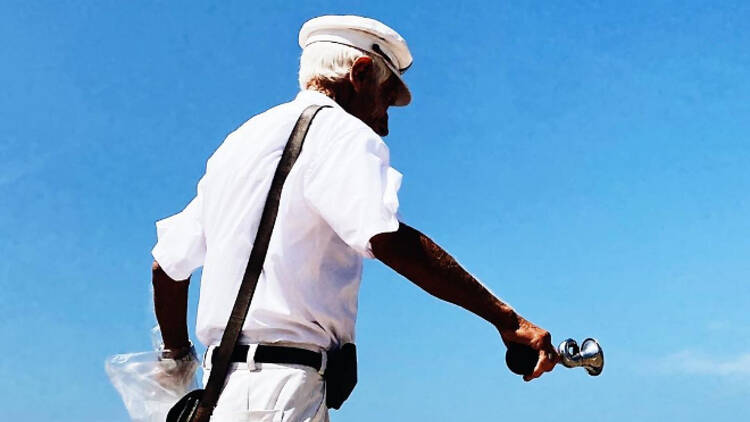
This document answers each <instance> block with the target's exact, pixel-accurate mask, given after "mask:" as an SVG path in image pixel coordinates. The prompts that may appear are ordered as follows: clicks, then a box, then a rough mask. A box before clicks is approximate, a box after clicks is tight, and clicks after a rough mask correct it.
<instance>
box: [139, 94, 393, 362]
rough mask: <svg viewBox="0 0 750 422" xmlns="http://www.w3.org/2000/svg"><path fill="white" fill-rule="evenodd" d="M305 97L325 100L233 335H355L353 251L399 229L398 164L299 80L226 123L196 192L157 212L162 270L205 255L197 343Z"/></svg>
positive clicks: (239, 261)
mask: <svg viewBox="0 0 750 422" xmlns="http://www.w3.org/2000/svg"><path fill="white" fill-rule="evenodd" d="M311 104H319V105H330V106H332V107H331V108H324V109H322V110H321V111H320V112H319V113H318V115H317V116H316V117H315V119H314V120H313V123H312V125H311V126H310V130H309V132H308V134H307V138H306V139H305V143H304V146H303V149H302V153H301V154H300V156H299V158H298V160H297V162H296V164H295V165H294V167H293V168H292V170H291V172H290V173H289V176H288V178H287V180H286V183H285V184H284V189H283V191H282V195H281V202H280V204H279V212H278V216H277V219H276V225H275V226H274V230H273V235H272V236H271V242H270V245H269V247H268V255H267V257H266V261H265V263H264V265H263V272H262V274H261V276H260V279H259V281H258V286H257V290H256V292H255V296H254V297H253V300H252V304H251V306H250V312H249V314H248V316H247V319H246V321H245V325H244V327H243V333H242V337H241V338H240V342H241V343H277V342H281V343H290V344H302V345H310V346H312V347H314V348H322V349H329V348H331V347H335V346H337V345H339V344H342V343H346V342H351V341H354V323H355V319H356V315H357V296H358V293H359V285H360V279H361V275H362V258H363V257H372V252H371V249H370V243H369V241H370V238H372V237H373V236H374V235H376V234H379V233H386V232H393V231H396V230H397V229H398V225H399V222H398V219H397V216H396V213H397V210H398V196H397V193H398V189H399V187H400V185H401V174H400V173H399V172H397V171H396V170H394V169H393V168H392V167H391V166H390V164H389V151H388V147H387V146H386V145H385V143H384V142H383V141H382V139H381V138H380V137H379V136H378V135H377V134H376V133H375V132H373V131H372V129H370V128H369V127H368V126H367V125H365V124H364V123H363V122H362V121H360V120H359V119H357V118H356V117H354V116H352V115H350V114H348V113H347V112H346V111H344V110H343V109H342V108H341V107H340V106H339V105H338V104H336V102H334V101H333V100H332V99H330V98H328V97H327V96H325V95H323V94H320V93H318V92H314V91H302V92H300V93H299V94H298V95H297V97H296V98H295V100H294V101H292V102H289V103H286V104H282V105H279V106H276V107H274V108H272V109H270V110H268V111H266V112H264V113H262V114H259V115H257V116H255V117H253V118H251V119H250V120H248V121H247V122H246V123H245V124H243V125H242V126H241V127H240V128H239V129H237V130H236V131H234V132H233V133H231V134H230V135H229V136H228V137H227V138H226V140H225V141H224V143H222V145H221V146H220V147H219V148H218V149H217V150H216V152H215V153H214V154H213V155H212V156H211V158H210V159H209V160H208V164H207V166H206V174H205V175H204V176H203V177H202V178H201V180H200V182H199V183H198V189H197V195H196V196H195V198H194V199H193V200H192V201H191V202H190V203H189V204H188V205H187V207H185V209H184V210H183V211H182V212H180V213H179V214H176V215H174V216H171V217H169V218H166V219H163V220H161V221H158V222H157V223H156V228H157V235H158V242H157V244H156V246H155V247H154V249H153V251H152V253H153V256H154V258H155V259H156V261H157V262H158V263H159V265H160V266H161V267H162V268H163V269H164V271H165V272H166V273H167V274H168V275H169V276H170V277H171V278H173V279H175V280H184V279H186V278H188V277H189V276H190V274H191V273H192V272H193V271H194V270H195V269H197V268H198V267H201V266H203V275H202V279H201V287H200V300H199V305H198V317H197V326H196V332H197V336H198V339H199V340H200V341H201V342H202V343H204V344H205V345H207V346H208V345H213V344H218V342H219V340H220V339H221V335H222V333H223V331H224V327H225V326H226V324H227V320H228V318H229V314H230V312H231V309H232V305H233V304H234V301H235V299H236V296H237V291H238V290H239V285H240V282H241V280H242V276H243V274H244V271H245V267H246V266H247V260H248V257H249V256H250V251H251V249H252V246H253V240H254V238H255V234H256V232H257V229H258V224H259V221H260V214H261V211H262V209H263V206H264V204H265V200H266V195H267V194H268V190H269V187H270V185H271V179H272V178H273V173H274V171H275V170H276V166H277V164H278V162H279V159H280V158H281V153H282V151H283V149H284V146H285V145H286V142H287V140H288V138H289V135H290V133H291V131H292V127H293V126H294V123H295V122H296V121H297V118H298V117H299V115H300V114H301V113H302V110H304V108H305V107H307V106H309V105H311Z"/></svg>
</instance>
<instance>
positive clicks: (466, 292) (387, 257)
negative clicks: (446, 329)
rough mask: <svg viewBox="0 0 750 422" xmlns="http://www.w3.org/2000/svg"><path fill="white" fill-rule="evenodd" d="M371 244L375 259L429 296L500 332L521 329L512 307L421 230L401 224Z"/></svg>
mask: <svg viewBox="0 0 750 422" xmlns="http://www.w3.org/2000/svg"><path fill="white" fill-rule="evenodd" d="M371 244H372V249H373V253H374V255H375V257H376V258H378V259H379V260H380V261H382V262H383V263H385V264H386V265H388V266H389V267H391V268H393V269H394V270H395V271H397V272H398V273H399V274H401V275H403V276H404V277H406V278H407V279H409V280H410V281H412V282H413V283H414V284H416V285H417V286H419V287H420V288H422V289H423V290H425V291H426V292H427V293H429V294H431V295H433V296H435V297H437V298H440V299H442V300H445V301H447V302H451V303H453V304H456V305H458V306H461V307H462V308H464V309H467V310H468V311H470V312H473V313H474V314H476V315H478V316H480V317H482V318H484V319H485V320H487V321H489V322H490V323H492V324H493V325H495V326H496V327H497V328H498V330H501V331H512V330H515V329H517V328H518V325H519V316H518V315H517V314H516V313H515V311H513V309H512V308H511V307H510V306H508V305H506V304H505V303H503V302H502V301H501V300H499V299H498V298H497V297H495V296H494V295H493V294H492V293H491V292H490V291H489V290H487V288H486V287H484V285H482V283H480V282H479V281H478V280H477V279H475V278H474V277H473V276H472V275H471V274H469V273H468V272H467V271H466V270H464V269H463V268H462V267H461V265H459V264H458V262H456V260H455V259H454V258H453V257H452V256H450V255H449V254H448V253H447V252H446V251H445V250H443V249H442V248H441V247H440V246H438V245H437V244H436V243H435V242H433V241H432V240H431V239H430V238H429V237H427V236H425V235H424V234H422V233H421V232H419V231H418V230H415V229H414V228H412V227H409V226H408V225H406V224H403V223H401V226H400V227H399V230H398V231H397V232H394V233H383V234H380V235H377V236H375V237H373V239H372V241H371Z"/></svg>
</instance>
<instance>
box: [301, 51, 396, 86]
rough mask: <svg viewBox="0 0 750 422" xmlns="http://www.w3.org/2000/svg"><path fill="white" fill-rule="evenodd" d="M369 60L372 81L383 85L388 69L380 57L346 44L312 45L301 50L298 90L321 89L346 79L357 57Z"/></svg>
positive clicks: (388, 75)
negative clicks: (371, 67)
mask: <svg viewBox="0 0 750 422" xmlns="http://www.w3.org/2000/svg"><path fill="white" fill-rule="evenodd" d="M363 56H367V57H370V58H372V62H373V64H374V65H375V80H376V82H377V83H378V84H381V83H383V82H385V81H386V80H387V79H388V78H389V77H390V75H391V70H390V69H389V68H388V66H386V65H385V63H384V62H383V60H382V59H381V58H380V57H377V56H376V55H374V54H368V53H366V52H364V51H362V50H359V49H356V48H354V47H350V46H348V45H343V44H337V43H332V42H316V43H313V44H310V45H308V46H307V47H305V48H304V49H303V50H302V56H301V57H300V60H299V87H300V89H302V90H306V89H311V88H322V87H325V86H327V85H329V84H330V83H336V82H340V81H341V80H343V79H347V78H349V72H350V71H351V69H352V65H353V64H354V62H355V61H357V59H359V58H360V57H363Z"/></svg>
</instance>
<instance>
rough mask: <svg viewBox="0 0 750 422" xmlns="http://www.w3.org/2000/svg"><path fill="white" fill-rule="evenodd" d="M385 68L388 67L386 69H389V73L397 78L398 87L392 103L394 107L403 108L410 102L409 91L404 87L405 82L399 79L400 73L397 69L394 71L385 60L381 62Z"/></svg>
mask: <svg viewBox="0 0 750 422" xmlns="http://www.w3.org/2000/svg"><path fill="white" fill-rule="evenodd" d="M383 62H384V63H385V65H386V66H388V69H391V73H393V74H394V75H396V77H397V78H398V81H399V82H400V83H399V87H398V94H396V102H394V103H393V105H394V106H405V105H408V104H409V103H410V102H411V91H409V87H408V86H407V85H406V82H405V81H404V78H403V77H401V72H399V71H398V70H397V69H395V68H394V67H393V66H391V64H390V63H388V61H387V60H383Z"/></svg>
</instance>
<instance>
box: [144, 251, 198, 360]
mask: <svg viewBox="0 0 750 422" xmlns="http://www.w3.org/2000/svg"><path fill="white" fill-rule="evenodd" d="M151 272H152V277H153V278H152V283H153V285H154V311H155V313H156V321H157V322H158V323H159V328H160V329H161V336H162V339H163V340H164V348H165V349H171V350H178V349H180V348H184V347H186V346H188V345H189V344H190V337H189V336H188V328H187V306H188V286H189V285H190V278H189V277H188V279H187V280H182V281H177V280H173V279H171V278H169V276H168V275H167V273H165V272H164V270H162V269H161V267H160V266H159V263H157V262H156V261H154V264H153V266H152V267H151Z"/></svg>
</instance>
